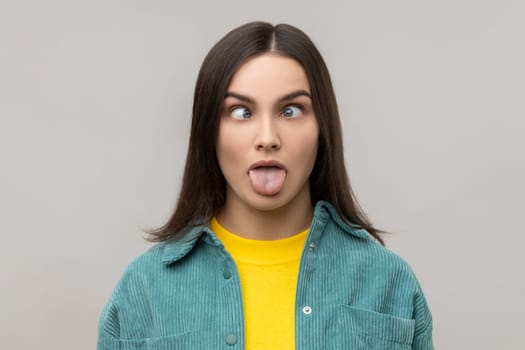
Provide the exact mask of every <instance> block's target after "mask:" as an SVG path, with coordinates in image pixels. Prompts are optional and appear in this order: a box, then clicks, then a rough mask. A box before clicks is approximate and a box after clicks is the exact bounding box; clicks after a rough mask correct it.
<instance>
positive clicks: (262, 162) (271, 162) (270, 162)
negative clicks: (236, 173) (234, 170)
mask: <svg viewBox="0 0 525 350" xmlns="http://www.w3.org/2000/svg"><path fill="white" fill-rule="evenodd" d="M260 167H276V168H281V169H283V170H284V171H286V172H288V171H287V170H286V167H285V166H284V165H283V164H282V163H279V162H278V161H276V160H273V159H270V160H259V161H257V162H255V163H253V164H252V165H251V166H250V168H249V169H248V172H249V171H250V170H252V169H256V168H260Z"/></svg>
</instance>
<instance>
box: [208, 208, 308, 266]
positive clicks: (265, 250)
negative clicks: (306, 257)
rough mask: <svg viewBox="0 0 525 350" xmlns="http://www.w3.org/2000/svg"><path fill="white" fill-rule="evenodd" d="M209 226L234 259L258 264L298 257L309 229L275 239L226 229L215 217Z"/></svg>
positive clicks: (279, 261) (282, 261)
mask: <svg viewBox="0 0 525 350" xmlns="http://www.w3.org/2000/svg"><path fill="white" fill-rule="evenodd" d="M210 228H211V229H212V231H213V232H214V233H215V234H216V235H217V238H219V240H220V241H221V242H222V244H223V245H224V247H225V248H226V250H227V251H228V252H229V253H230V254H231V255H232V256H233V257H234V259H235V260H236V261H240V262H244V263H250V264H258V265H259V264H260V265H274V264H281V263H286V262H290V261H293V260H298V259H300V258H301V254H302V251H303V248H304V243H305V241H306V237H307V235H308V231H309V230H310V228H306V229H305V230H303V231H301V232H299V233H297V234H295V235H293V236H290V237H286V238H282V239H276V240H258V239H250V238H245V237H241V236H239V235H236V234H234V233H232V232H230V231H228V230H226V229H225V228H224V227H223V226H222V225H221V224H220V223H219V221H218V220H217V218H216V217H213V218H212V219H211V221H210Z"/></svg>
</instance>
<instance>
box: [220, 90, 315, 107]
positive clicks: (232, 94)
mask: <svg viewBox="0 0 525 350" xmlns="http://www.w3.org/2000/svg"><path fill="white" fill-rule="evenodd" d="M299 96H306V97H308V98H309V99H312V96H311V95H310V93H309V92H308V91H306V90H296V91H293V92H290V93H289V94H286V95H284V96H281V97H279V99H278V100H277V102H284V101H289V100H293V99H294V98H296V97H299ZM227 97H235V98H236V99H238V100H241V101H243V102H246V103H250V104H252V105H254V104H255V100H254V99H253V98H251V97H248V96H245V95H242V94H239V93H237V92H233V91H228V92H227V93H226V94H224V98H227Z"/></svg>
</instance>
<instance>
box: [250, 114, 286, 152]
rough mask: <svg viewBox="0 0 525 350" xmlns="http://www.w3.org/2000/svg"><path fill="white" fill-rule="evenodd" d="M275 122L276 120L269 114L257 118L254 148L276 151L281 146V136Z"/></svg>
mask: <svg viewBox="0 0 525 350" xmlns="http://www.w3.org/2000/svg"><path fill="white" fill-rule="evenodd" d="M276 124H277V121H276V120H275V119H274V118H273V117H272V116H271V115H266V116H264V117H262V118H260V119H259V123H258V125H257V136H256V140H255V148H256V149H257V150H258V151H277V150H279V149H280V148H281V138H280V136H279V130H278V127H277V125H276Z"/></svg>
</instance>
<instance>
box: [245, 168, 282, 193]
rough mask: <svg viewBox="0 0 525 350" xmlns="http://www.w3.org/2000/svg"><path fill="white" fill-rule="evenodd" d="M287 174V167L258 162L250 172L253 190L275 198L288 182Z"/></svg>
mask: <svg viewBox="0 0 525 350" xmlns="http://www.w3.org/2000/svg"><path fill="white" fill-rule="evenodd" d="M286 174H287V171H286V169H285V167H284V166H283V165H281V164H280V163H278V162H275V161H261V162H257V163H254V164H253V165H252V166H251V167H250V170H248V176H249V177H250V183H251V185H252V187H253V189H254V190H255V192H257V193H258V194H261V195H264V196H273V195H276V194H277V193H279V192H280V191H281V189H282V187H283V185H284V181H285V180H286Z"/></svg>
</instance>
